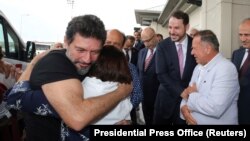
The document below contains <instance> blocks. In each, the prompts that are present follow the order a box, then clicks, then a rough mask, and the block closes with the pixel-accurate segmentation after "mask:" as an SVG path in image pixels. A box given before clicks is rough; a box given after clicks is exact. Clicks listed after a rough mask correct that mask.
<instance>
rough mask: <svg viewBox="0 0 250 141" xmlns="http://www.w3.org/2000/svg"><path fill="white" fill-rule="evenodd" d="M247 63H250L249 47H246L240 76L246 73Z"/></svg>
mask: <svg viewBox="0 0 250 141" xmlns="http://www.w3.org/2000/svg"><path fill="white" fill-rule="evenodd" d="M249 65H250V49H248V55H247V59H246V60H245V62H244V64H243V65H242V67H241V69H240V78H241V77H242V76H243V75H244V74H245V73H246V71H247V69H248V68H249Z"/></svg>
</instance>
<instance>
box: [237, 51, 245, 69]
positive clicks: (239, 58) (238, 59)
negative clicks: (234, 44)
mask: <svg viewBox="0 0 250 141" xmlns="http://www.w3.org/2000/svg"><path fill="white" fill-rule="evenodd" d="M244 55H245V49H241V50H240V51H239V55H238V57H237V56H236V57H237V59H236V67H237V69H238V70H240V65H241V62H242V60H243V57H244Z"/></svg>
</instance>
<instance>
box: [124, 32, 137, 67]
mask: <svg viewBox="0 0 250 141" xmlns="http://www.w3.org/2000/svg"><path fill="white" fill-rule="evenodd" d="M134 43H135V37H134V36H131V35H127V36H126V40H125V43H124V45H123V49H122V51H123V53H124V54H125V56H126V58H127V60H128V62H129V63H132V64H134V65H135V66H136V65H137V59H138V50H137V49H135V48H133V45H134Z"/></svg>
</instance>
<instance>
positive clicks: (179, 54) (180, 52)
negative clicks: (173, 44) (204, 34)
mask: <svg viewBox="0 0 250 141" xmlns="http://www.w3.org/2000/svg"><path fill="white" fill-rule="evenodd" d="M177 46H178V51H177V53H178V59H179V67H180V75H181V77H182V74H183V69H184V68H183V62H184V60H183V59H184V58H183V51H182V44H178V45H177Z"/></svg>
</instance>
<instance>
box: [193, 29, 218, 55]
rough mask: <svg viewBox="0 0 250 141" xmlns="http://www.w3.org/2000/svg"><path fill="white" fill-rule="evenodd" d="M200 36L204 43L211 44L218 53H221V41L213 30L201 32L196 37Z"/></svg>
mask: <svg viewBox="0 0 250 141" xmlns="http://www.w3.org/2000/svg"><path fill="white" fill-rule="evenodd" d="M196 36H200V37H201V41H202V42H206V43H208V44H210V45H211V46H212V47H213V48H214V49H215V50H216V51H219V46H220V44H219V41H218V39H217V37H216V35H215V34H214V33H213V31H211V30H201V31H199V32H198V33H196V34H195V36H194V37H196Z"/></svg>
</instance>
